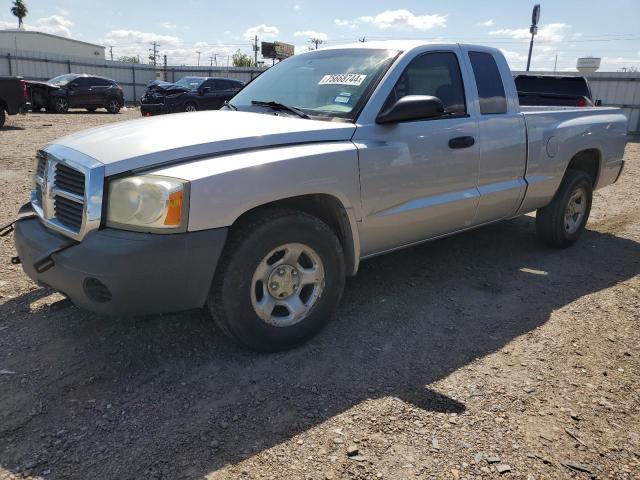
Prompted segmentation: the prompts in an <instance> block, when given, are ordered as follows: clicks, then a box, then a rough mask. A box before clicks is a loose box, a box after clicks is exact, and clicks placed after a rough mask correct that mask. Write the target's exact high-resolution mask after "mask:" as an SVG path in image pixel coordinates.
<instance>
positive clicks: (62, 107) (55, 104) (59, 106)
mask: <svg viewBox="0 0 640 480" xmlns="http://www.w3.org/2000/svg"><path fill="white" fill-rule="evenodd" d="M51 109H52V110H53V111H54V112H56V113H67V112H68V111H69V101H68V100H67V99H66V98H65V97H54V98H53V99H52V100H51Z"/></svg>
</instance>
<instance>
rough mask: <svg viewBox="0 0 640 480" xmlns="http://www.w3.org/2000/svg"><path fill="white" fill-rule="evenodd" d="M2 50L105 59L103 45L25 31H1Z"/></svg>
mask: <svg viewBox="0 0 640 480" xmlns="http://www.w3.org/2000/svg"><path fill="white" fill-rule="evenodd" d="M0 49H7V50H14V51H18V50H21V51H27V52H40V53H54V54H58V55H68V56H72V57H83V58H95V59H104V47H103V46H101V45H96V44H94V43H88V42H81V41H80V40H74V39H72V38H67V37H60V36H58V35H51V34H50V33H43V32H35V31H31V30H23V29H10V30H0Z"/></svg>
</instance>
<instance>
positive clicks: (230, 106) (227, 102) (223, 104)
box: [222, 100, 238, 111]
mask: <svg viewBox="0 0 640 480" xmlns="http://www.w3.org/2000/svg"><path fill="white" fill-rule="evenodd" d="M222 106H223V107H227V108H230V109H231V110H236V111H237V110H238V107H236V106H235V105H231V104H230V103H229V100H225V101H224V102H223V103H222Z"/></svg>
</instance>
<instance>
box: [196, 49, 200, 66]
mask: <svg viewBox="0 0 640 480" xmlns="http://www.w3.org/2000/svg"><path fill="white" fill-rule="evenodd" d="M196 53H197V54H198V66H200V53H201V52H200V50H196Z"/></svg>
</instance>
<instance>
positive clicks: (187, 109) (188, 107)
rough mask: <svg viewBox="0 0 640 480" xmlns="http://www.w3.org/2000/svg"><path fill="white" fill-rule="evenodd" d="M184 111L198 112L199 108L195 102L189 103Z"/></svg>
mask: <svg viewBox="0 0 640 480" xmlns="http://www.w3.org/2000/svg"><path fill="white" fill-rule="evenodd" d="M184 111H185V112H197V111H198V109H197V108H196V106H195V105H194V104H193V103H189V104H187V106H186V107H184Z"/></svg>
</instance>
